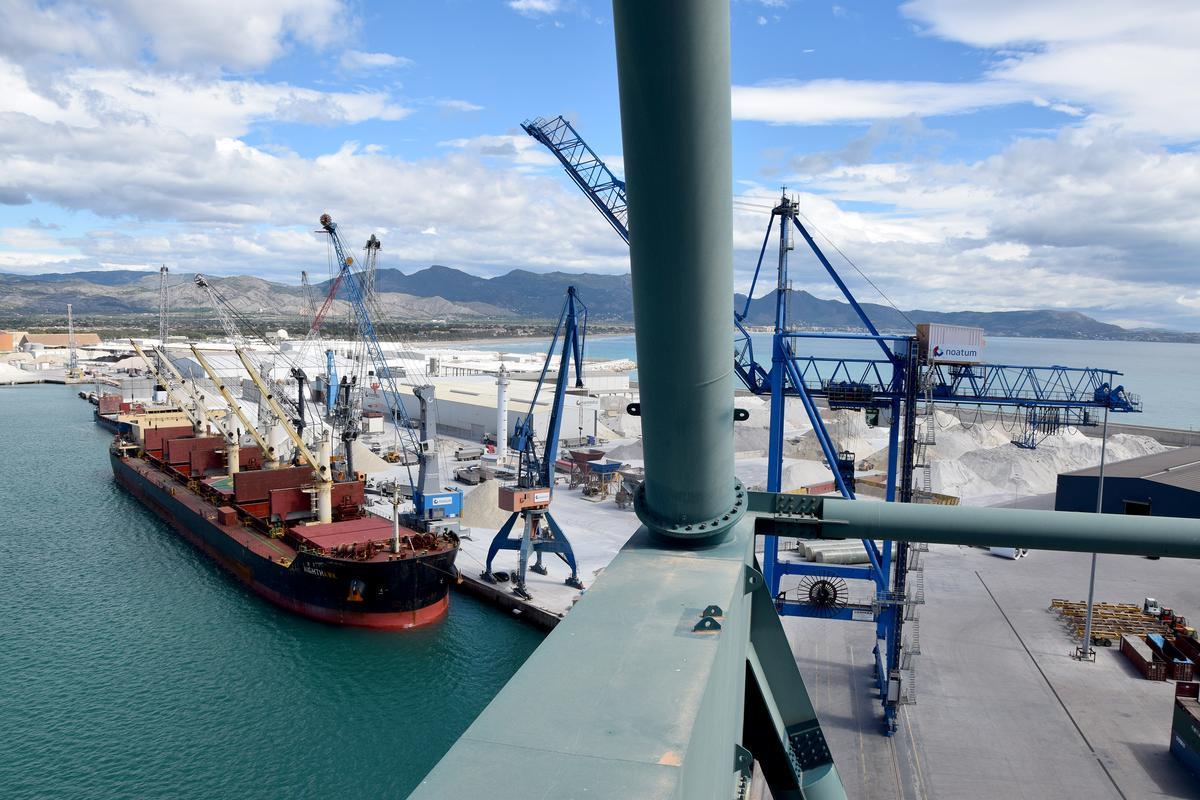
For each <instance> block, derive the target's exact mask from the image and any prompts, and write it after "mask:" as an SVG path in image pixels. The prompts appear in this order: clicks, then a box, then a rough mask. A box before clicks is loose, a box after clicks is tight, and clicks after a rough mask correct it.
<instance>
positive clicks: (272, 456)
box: [191, 345, 280, 469]
mask: <svg viewBox="0 0 1200 800" xmlns="http://www.w3.org/2000/svg"><path fill="white" fill-rule="evenodd" d="M191 350H192V355H193V356H194V357H195V359H196V363H197V364H199V365H200V369H202V370H204V373H205V374H206V375H208V378H209V380H211V381H212V382H213V385H214V386H216V387H217V391H218V392H220V394H221V397H222V398H223V399H224V400H225V404H226V405H227V406H229V410H230V411H232V412H233V413H234V415H235V416H236V417H237V418H238V420H239V421H240V422H241V423H242V427H243V428H244V429H245V430H246V432H247V433H249V434H250V436H251V437H253V438H254V443H255V444H257V445H258V447H259V449H260V450H261V451H262V457H263V466H264V467H265V468H266V469H277V468H278V467H279V466H280V464H279V456H278V454H276V452H275V446H274V445H272V444H270V443H269V442H268V441H267V440H266V438H265V437H264V436H263V435H262V433H261V432H260V431H259V430H258V428H256V427H255V426H254V423H253V422H251V421H250V418H249V417H247V416H246V412H245V411H243V410H242V407H241V406H240V405H239V404H238V401H237V398H235V397H234V396H233V392H231V391H229V387H227V386H226V385H225V381H223V380H221V376H220V375H218V374H217V371H216V370H215V369H213V367H212V364H209V363H208V359H207V358H205V357H204V355H203V354H202V353H201V352H200V351H199V350H198V349H197V348H196V346H195V345H192V346H191Z"/></svg>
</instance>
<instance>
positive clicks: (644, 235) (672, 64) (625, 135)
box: [613, 0, 735, 539]
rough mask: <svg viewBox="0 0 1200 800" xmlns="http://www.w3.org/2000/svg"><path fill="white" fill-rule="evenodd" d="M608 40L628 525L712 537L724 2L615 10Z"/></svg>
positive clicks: (723, 207)
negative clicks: (629, 407) (637, 492)
mask: <svg viewBox="0 0 1200 800" xmlns="http://www.w3.org/2000/svg"><path fill="white" fill-rule="evenodd" d="M613 28H614V30H615V33H616V46H617V73H618V83H619V88H620V93H621V128H622V141H623V144H624V153H625V174H626V181H627V183H626V193H627V199H628V206H629V255H630V263H631V269H632V273H633V311H634V322H635V324H636V326H637V360H638V376H639V377H638V386H639V393H640V402H641V415H642V445H643V448H644V451H645V462H646V478H645V483H644V484H643V491H644V495H643V497H642V498H641V499H642V502H641V503H640V504H639V507H638V516H639V518H640V519H641V520H642V521H643V522H644V523H646V525H647V526H648V527H650V528H651V529H652V530H654V531H655V532H656V533H659V534H665V535H667V536H670V537H672V538H689V539H696V538H711V537H713V536H714V535H715V534H717V533H719V532H720V531H721V530H722V529H724V528H728V527H729V524H728V523H729V521H728V520H723V519H722V518H723V516H724V515H727V514H729V512H730V510H731V508H732V507H733V505H734V502H735V501H734V474H733V380H734V375H733V343H732V341H731V339H730V336H729V325H728V324H727V322H725V321H726V320H728V318H729V310H730V299H729V298H730V297H731V295H732V292H733V252H732V242H733V221H732V220H733V208H732V194H731V192H732V186H733V177H732V176H733V168H732V131H731V122H730V92H729V85H730V73H729V4H728V3H726V2H692V1H691V0H673V1H660V2H653V3H646V2H638V1H637V0H615V2H614V3H613ZM696 221H699V225H696V224H694V223H695V222H696ZM713 520H716V521H717V524H716V526H715V527H714V526H713V525H712V524H711V523H712V521H713ZM702 522H708V524H707V525H705V527H703V528H698V527H696V524H697V523H702ZM689 524H691V525H693V530H692V531H685V530H683V529H682V527H679V528H676V527H675V526H686V525H689Z"/></svg>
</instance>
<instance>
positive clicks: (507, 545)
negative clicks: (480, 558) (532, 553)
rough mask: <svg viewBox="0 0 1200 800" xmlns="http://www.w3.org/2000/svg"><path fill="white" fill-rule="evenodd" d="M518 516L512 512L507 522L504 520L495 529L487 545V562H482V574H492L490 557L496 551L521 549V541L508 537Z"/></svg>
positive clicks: (493, 556) (494, 554) (492, 556)
mask: <svg viewBox="0 0 1200 800" xmlns="http://www.w3.org/2000/svg"><path fill="white" fill-rule="evenodd" d="M519 516H521V515H520V514H519V513H513V514H512V516H510V517H509V518H508V522H505V523H504V524H503V525H501V526H500V530H499V531H497V532H496V535H495V536H493V537H492V543H491V545H490V546H489V547H488V554H487V562H486V563H485V564H484V568H483V570H484V571H483V574H484V575H491V574H492V559H494V558H495V557H496V553H498V552H500V551H501V550H520V549H521V543H520V542H519V541H516V542H514V541H513V540H511V539H509V538H508V537H509V534H511V533H512V529H513V525H514V524H515V523H516V521H517V517H519Z"/></svg>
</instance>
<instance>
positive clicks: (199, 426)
mask: <svg viewBox="0 0 1200 800" xmlns="http://www.w3.org/2000/svg"><path fill="white" fill-rule="evenodd" d="M129 344H131V345H133V352H135V353H137V354H138V357H140V358H141V359H142V361H144V362H145V364H146V369H148V370H150V374H151V375H153V376H154V380H156V381H157V382H158V384H159V385H160V386H162V387H163V388H164V389H166V390H167V395H168V396H170V398H171V399H172V400H174V401H175V403H176V405H178V406H179V410H180V411H182V412H183V413H184V415H185V416H186V417H187V418H188V420H189V421H190V422H191V423H192V428H193V429H194V430H195V432H196V433H203V432H204V426H205V425H206V424H210V421H209V419H208V416H207V415H206V414H205V413H204V412H203V411H202V410H201V409H200V406H199V404H198V403H196V402H195V399H194V398H192V404H191V405H189V404H188V402H187V400H188V399H187V398H185V397H183V396H182V395H181V394H178V392H179V390H180V389H182V387H181V386H177V382H175V381H170V380H167V378H166V377H165V376H164V375H163V374H162V372H161V371H160V370H159V368H158V365H157V364H155V363H154V361H155V360H154V359H152V358H150V356H148V355H146V351H144V350H143V349H142V348H141V347H140V346H139V345H138V343H137V342H135V341H134V340H133V339H130V340H129ZM158 357H159V358H160V359H164V358H165V356H163V355H159V356H158Z"/></svg>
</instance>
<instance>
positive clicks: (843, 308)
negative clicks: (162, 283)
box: [0, 264, 1200, 341]
mask: <svg viewBox="0 0 1200 800" xmlns="http://www.w3.org/2000/svg"><path fill="white" fill-rule="evenodd" d="M210 280H211V282H212V283H213V285H214V286H215V287H217V289H218V291H219V292H220V293H221V294H222V295H223V296H225V297H226V298H228V299H229V300H230V301H231V302H232V303H233V304H234V305H235V306H237V307H238V308H239V309H241V310H242V311H243V312H245V313H248V314H254V313H260V314H263V315H264V316H270V317H271V318H286V317H307V316H309V311H308V309H309V300H310V298H309V296H308V295H307V294H306V292H305V289H304V288H303V287H301V286H295V285H287V284H282V283H275V282H272V281H267V280H264V279H262V278H255V277H251V276H245V275H239V276H232V277H226V278H215V277H214V278H210ZM168 283H169V286H170V291H169V295H170V304H171V310H172V312H173V313H174V312H178V313H189V312H191V313H197V314H204V313H207V312H208V311H209V298H208V296H207V293H206V292H205V291H204V290H203V289H202V288H200V287H198V286H196V285H195V283H194V282H193V281H192V276H190V275H189V276H186V277H184V276H175V275H171V276H169V282H168ZM158 285H159V275H158V273H148V272H143V271H138V270H112V271H91V272H73V273H47V274H42V275H15V274H8V273H0V313H3V314H5V315H6V316H9V317H14V316H39V315H47V314H54V315H61V314H62V313H63V311H64V309H65V306H66V304H67V303H71V304H72V305H73V307H74V311H75V314H76V315H77V316H79V315H102V316H123V315H133V314H147V313H156V312H157V310H158ZM568 286H575V287H576V289H577V290H578V292H579V296H580V298H581V299H582V300H583V302H584V303H585V304H586V305H587V307H588V312H589V315H590V317H591V319H592V320H595V321H598V322H607V323H614V324H632V322H633V311H632V288H631V281H630V276H629V275H628V274H624V275H596V274H588V273H567V272H546V273H535V272H529V271H527V270H512V271H511V272H508V273H505V274H504V275H500V276H497V277H494V278H481V277H479V276H477V275H471V274H470V273H467V272H463V271H462V270H458V269H454V268H453V267H447V266H442V265H438V264H435V265H433V266H430V267H426V268H425V269H421V270H417V271H416V272H413V273H411V274H405V273H403V272H401V271H399V270H396V269H380V270H378V272H377V273H376V276H375V289H376V293H377V298H378V303H379V307H380V311H381V312H382V313H383V314H384V315H385V316H387V317H388V318H390V319H394V320H398V321H405V322H421V321H433V320H456V321H463V322H469V321H479V322H484V321H493V322H500V323H504V322H518V321H520V322H525V321H534V320H549V319H556V318H557V317H558V314H559V311H560V309H561V308H562V303H563V296H564V295H565V293H566V289H567V287H568ZM328 288H329V282H328V281H326V282H324V283H320V284H316V285H315V286H314V287H313V290H312V300H313V302H315V303H316V304H317V305H320V303H321V301H322V300H323V299H324V297H325V295H326V294H327V293H328ZM774 298H775V293H774V291H772V292H769V293H767V294H765V295H763V296H761V297H757V298H755V299H754V300H753V301H752V302H751V303H750V304H749V307H748V311H747V313H746V317H745V319H746V322H747V324H749V325H751V326H769V325H771V324H772V320H773V319H774V308H775V299H774ZM788 302H789V318H790V319H791V320H792V322H793V323H794V324H796V325H798V326H801V327H805V328H832V329H839V330H855V329H861V324H860V322H859V320H858V317H857V315H856V314H855V312H854V310H853V308H852V307H851V306H850V305H849V304H848V303H844V302H841V301H838V300H824V299H821V298H818V297H815V296H813V295H811V294H809V293H808V292H805V291H794V292H791V293H790V295H789V299H788ZM733 304H734V308H735V309H737V310H738V311H739V312H740V311H742V310H743V309H744V308H746V305H745V304H746V298H745V295H741V294H735V295H734V296H733ZM861 307H862V308H863V310H864V311H865V312H866V314H867V316H868V317H869V318H870V319H871V320H872V321H873V322H874V323H875V325H876V327H878V328H879V329H880V330H881V331H888V332H907V331H911V330H912V324H913V323H917V322H941V323H947V324H954V325H971V326H977V327H981V328H983V329H984V331H985V332H986V333H987V334H989V335H993V336H1029V337H1055V338H1076V339H1139V340H1155V341H1157V340H1161V341H1200V333H1183V332H1178V331H1158V330H1141V329H1139V330H1131V329H1128V328H1122V327H1120V326H1118V325H1112V324H1110V323H1106V322H1101V321H1099V320H1096V319H1093V318H1092V317H1089V316H1087V315H1085V314H1081V313H1079V312H1076V311H1062V310H1057V309H1035V310H1029V311H933V310H920V309H918V310H911V311H901V310H899V309H896V308H893V307H891V306H886V305H879V304H875V303H862V304H861ZM346 309H347V306H346V300H345V287H342V288H341V290H340V291H339V292H338V299H336V300H334V301H333V306H332V308H331V313H334V314H344V313H345V311H346Z"/></svg>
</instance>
